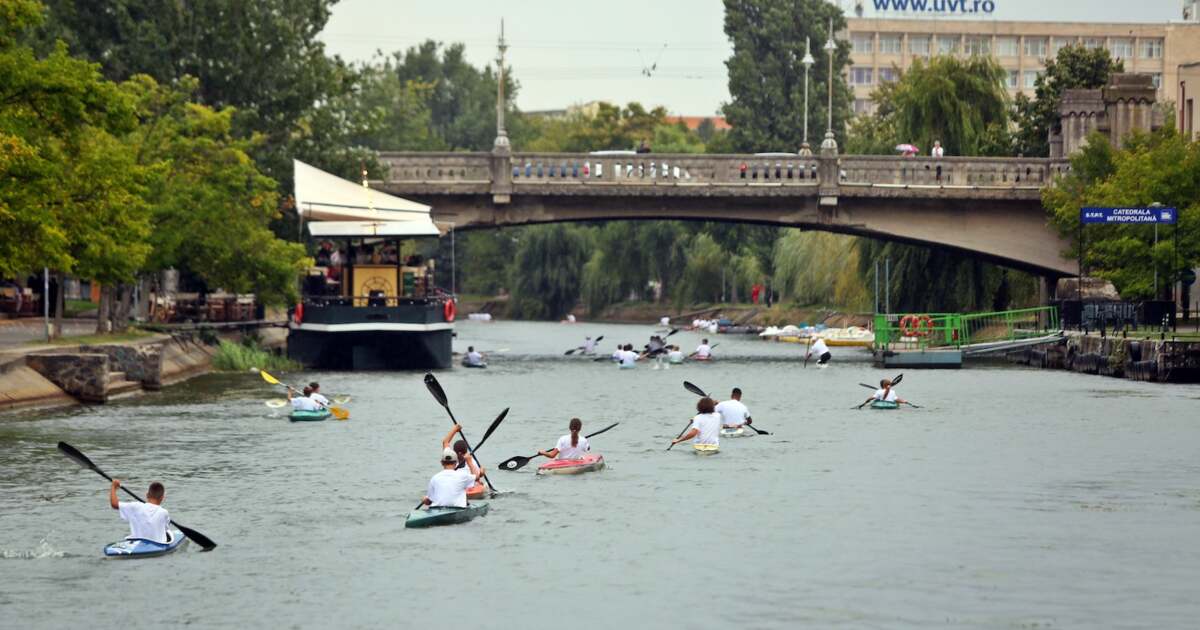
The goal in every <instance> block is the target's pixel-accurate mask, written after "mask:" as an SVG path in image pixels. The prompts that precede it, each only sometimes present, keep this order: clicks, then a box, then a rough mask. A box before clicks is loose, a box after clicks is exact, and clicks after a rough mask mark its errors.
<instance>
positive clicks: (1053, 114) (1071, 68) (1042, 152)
mask: <svg viewBox="0 0 1200 630" xmlns="http://www.w3.org/2000/svg"><path fill="white" fill-rule="evenodd" d="M1124 71H1125V64H1124V62H1122V61H1120V60H1114V59H1113V58H1112V57H1110V56H1109V53H1108V51H1107V50H1105V49H1103V48H1096V49H1089V48H1086V47H1084V46H1082V45H1072V46H1067V47H1065V48H1063V49H1061V50H1059V51H1058V56H1057V57H1055V58H1054V59H1047V60H1046V69H1045V71H1043V72H1041V73H1040V74H1038V78H1037V81H1036V82H1035V83H1034V98H1033V99H1030V98H1029V97H1028V96H1025V95H1024V94H1018V95H1017V100H1016V106H1015V111H1016V122H1017V127H1018V132H1017V137H1016V142H1015V149H1016V153H1017V154H1018V155H1024V156H1028V157H1049V155H1050V133H1051V132H1059V131H1061V130H1060V128H1059V115H1058V107H1059V105H1060V104H1061V103H1062V95H1063V92H1065V91H1066V90H1069V89H1080V88H1082V89H1095V88H1100V87H1104V86H1105V85H1107V84H1108V79H1109V77H1110V76H1112V74H1113V73H1114V72H1124Z"/></svg>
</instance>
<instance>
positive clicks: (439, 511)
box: [404, 503, 488, 528]
mask: <svg viewBox="0 0 1200 630" xmlns="http://www.w3.org/2000/svg"><path fill="white" fill-rule="evenodd" d="M487 511H488V504H487V503H475V504H473V505H468V506H467V507H465V508H459V507H435V508H429V509H426V510H413V511H412V512H410V513H409V514H408V519H407V520H405V521H404V526H405V527H408V528H423V527H438V526H441V525H457V524H459V523H466V522H467V521H472V520H475V518H476V517H479V516H483V515H484V514H487Z"/></svg>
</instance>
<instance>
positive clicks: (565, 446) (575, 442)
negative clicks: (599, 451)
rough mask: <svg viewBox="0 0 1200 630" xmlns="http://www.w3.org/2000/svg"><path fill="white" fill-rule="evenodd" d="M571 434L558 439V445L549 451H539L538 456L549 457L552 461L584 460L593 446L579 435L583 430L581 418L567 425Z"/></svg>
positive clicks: (574, 419) (572, 419)
mask: <svg viewBox="0 0 1200 630" xmlns="http://www.w3.org/2000/svg"><path fill="white" fill-rule="evenodd" d="M567 428H568V429H570V431H571V432H570V433H568V434H566V435H564V436H562V437H560V438H558V444H557V445H556V446H555V447H554V448H552V449H550V450H548V451H538V455H542V456H543V457H548V458H550V459H583V458H584V457H585V456H587V454H588V451H589V450H591V448H592V447H591V446H590V445H589V444H588V441H587V438H585V437H583V436H582V435H579V432H580V431H582V430H583V421H582V420H580V419H579V418H571V423H570V424H569V425H567Z"/></svg>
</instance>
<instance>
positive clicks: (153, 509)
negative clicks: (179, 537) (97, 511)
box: [108, 479, 171, 545]
mask: <svg viewBox="0 0 1200 630" xmlns="http://www.w3.org/2000/svg"><path fill="white" fill-rule="evenodd" d="M120 488H121V480H120V479H113V480H112V487H110V488H109V490H108V504H109V505H111V506H112V509H114V510H117V512H118V513H119V514H120V515H121V520H123V521H125V522H127V523H129V536H127V538H128V539H134V538H142V539H145V540H152V541H154V542H156V543H160V544H164V545H165V544H167V543H169V542H171V540H170V539H169V538H168V537H167V525H168V524H170V522H171V515H170V514H167V510H166V508H164V507H162V502H163V498H165V497H166V493H167V491H166V489H165V488H163V485H162V484H161V483H159V482H157V481H155V482H152V483H151V484H150V489H148V490H146V502H145V503H142V502H141V501H117V490H119V489H120Z"/></svg>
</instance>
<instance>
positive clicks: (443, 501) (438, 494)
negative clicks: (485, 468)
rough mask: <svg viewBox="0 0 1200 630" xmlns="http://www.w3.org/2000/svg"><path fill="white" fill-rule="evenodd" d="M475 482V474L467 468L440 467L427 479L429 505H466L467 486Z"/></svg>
mask: <svg viewBox="0 0 1200 630" xmlns="http://www.w3.org/2000/svg"><path fill="white" fill-rule="evenodd" d="M474 484H475V475H472V474H471V470H470V469H469V468H459V469H458V470H446V469H444V468H443V469H442V472H440V473H438V474H436V475H434V476H433V478H432V479H430V480H429V490H428V491H427V492H426V493H425V494H427V495H429V500H430V506H431V507H467V488H470V487H471V486H472V485H474Z"/></svg>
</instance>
